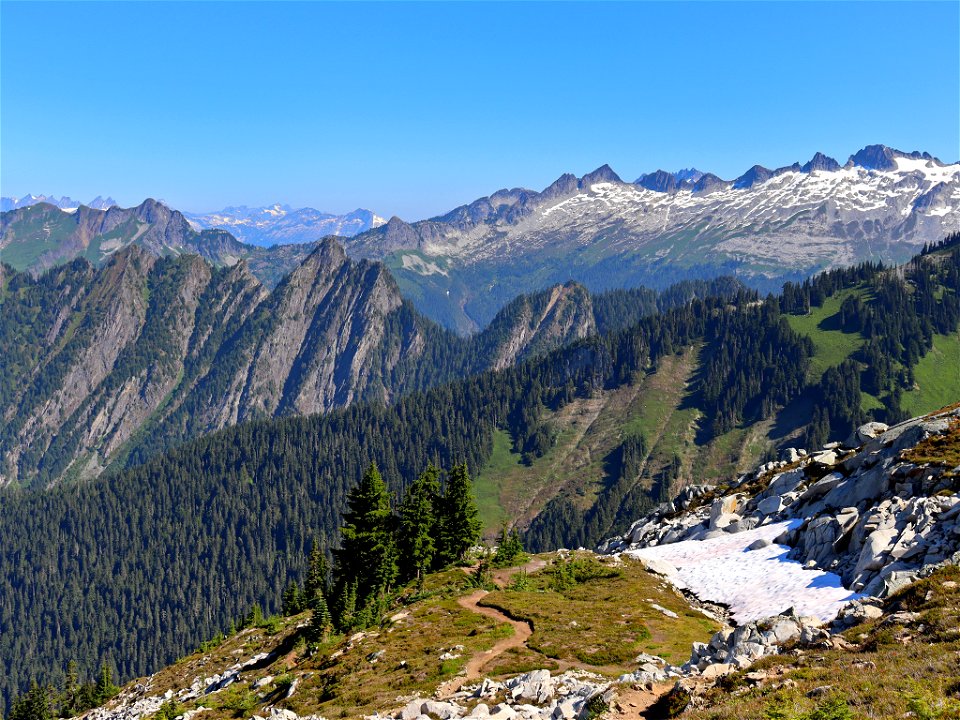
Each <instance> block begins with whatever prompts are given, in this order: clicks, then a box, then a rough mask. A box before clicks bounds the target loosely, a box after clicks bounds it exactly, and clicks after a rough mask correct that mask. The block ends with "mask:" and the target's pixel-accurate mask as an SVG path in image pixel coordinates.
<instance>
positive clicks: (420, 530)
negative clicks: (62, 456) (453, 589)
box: [397, 463, 440, 583]
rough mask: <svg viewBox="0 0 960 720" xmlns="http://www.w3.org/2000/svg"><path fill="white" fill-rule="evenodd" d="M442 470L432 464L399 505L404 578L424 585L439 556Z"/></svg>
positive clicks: (401, 561)
mask: <svg viewBox="0 0 960 720" xmlns="http://www.w3.org/2000/svg"><path fill="white" fill-rule="evenodd" d="M438 478H439V471H438V470H437V468H436V467H434V466H433V464H432V463H431V464H429V465H427V468H426V469H425V470H424V471H423V472H422V473H420V476H419V477H418V478H417V479H416V480H414V481H413V483H412V484H411V485H410V487H409V489H408V490H407V493H406V495H404V498H403V502H402V503H401V504H400V512H399V518H398V527H397V545H398V550H399V555H400V572H401V577H403V578H404V579H405V580H406V579H410V578H416V579H417V580H418V581H419V582H421V583H422V581H423V575H424V574H425V573H426V572H427V571H428V570H429V569H430V566H431V564H432V563H433V556H434V554H435V553H436V542H435V540H434V537H433V536H434V532H435V530H436V517H435V514H434V506H435V505H436V504H437V501H438V498H439V497H440V482H439V479H438Z"/></svg>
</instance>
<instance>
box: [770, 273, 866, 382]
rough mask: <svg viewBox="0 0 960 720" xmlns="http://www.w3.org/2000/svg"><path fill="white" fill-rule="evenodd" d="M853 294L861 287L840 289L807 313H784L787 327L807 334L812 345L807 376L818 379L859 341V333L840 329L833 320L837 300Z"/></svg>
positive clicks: (861, 341) (850, 352) (838, 304)
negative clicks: (813, 348) (813, 350)
mask: <svg viewBox="0 0 960 720" xmlns="http://www.w3.org/2000/svg"><path fill="white" fill-rule="evenodd" d="M854 294H860V295H861V296H863V295H864V293H863V291H862V290H857V289H850V290H842V291H841V292H838V293H837V294H836V295H834V296H832V297H829V298H827V299H826V301H825V302H824V303H823V305H822V306H821V307H814V308H811V309H810V313H809V314H808V315H787V322H789V323H790V327H792V328H793V329H794V330H796V331H797V332H799V333H802V334H804V335H807V336H809V337H810V339H811V340H813V344H814V346H815V347H816V354H815V355H814V357H813V361H812V362H811V363H810V378H811V380H819V379H820V377H821V376H822V375H823V373H824V371H825V370H826V369H827V368H829V367H833V366H835V365H839V364H840V363H841V362H843V361H844V360H846V359H847V357H849V356H850V355H851V354H853V353H854V352H856V351H857V350H859V349H860V347H861V346H862V345H863V336H862V335H860V333H845V332H841V331H840V330H839V329H837V326H838V325H839V323H838V322H833V320H834V316H836V315H837V313H839V311H840V305H841V303H842V302H843V301H844V299H845V298H846V297H848V296H850V295H854ZM864 299H866V298H864Z"/></svg>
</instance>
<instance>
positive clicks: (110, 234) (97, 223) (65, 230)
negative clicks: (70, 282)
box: [0, 198, 316, 285]
mask: <svg viewBox="0 0 960 720" xmlns="http://www.w3.org/2000/svg"><path fill="white" fill-rule="evenodd" d="M132 244H136V245H139V246H141V247H143V248H146V249H147V250H149V251H150V252H151V253H153V254H154V255H157V256H165V255H182V254H196V255H200V256H201V257H202V258H204V259H205V260H207V261H208V262H210V263H212V264H214V265H218V266H223V265H234V264H236V263H237V262H239V261H240V260H246V261H247V263H248V264H249V268H250V271H251V272H252V273H253V274H254V275H256V276H257V277H258V278H259V279H260V280H261V281H262V282H264V283H265V284H267V285H275V284H276V283H277V282H279V280H280V278H282V277H283V276H284V275H286V274H287V273H288V272H289V271H290V270H292V269H293V268H294V267H296V265H297V264H298V263H299V262H301V261H302V260H303V259H304V258H305V257H307V255H309V254H310V253H311V252H312V251H313V249H314V248H315V247H316V243H312V244H302V245H301V244H298V245H286V246H281V247H277V248H261V247H257V246H254V245H247V244H245V243H242V242H240V241H238V240H237V239H236V238H234V237H233V235H231V234H230V233H228V232H226V231H224V230H218V229H211V230H202V231H199V232H198V231H197V230H194V228H193V227H192V226H191V225H190V223H189V221H188V220H187V219H186V217H184V215H183V214H182V213H180V212H178V211H177V210H171V209H170V208H168V207H167V206H166V205H164V204H163V203H162V202H159V201H157V200H153V199H149V198H148V199H147V200H144V201H143V202H142V203H141V204H140V205H138V206H136V207H133V208H120V207H116V206H113V207H110V208H108V209H107V210H97V209H94V208H91V207H88V206H84V205H81V206H80V207H79V208H77V209H74V210H70V211H68V210H62V209H60V208H59V207H57V206H55V205H52V204H50V203H46V202H41V203H36V204H31V205H28V206H25V207H21V208H17V209H15V210H11V211H8V212H5V213H3V215H2V216H0V261H2V262H5V263H8V264H9V265H11V266H12V267H14V268H16V269H17V270H29V271H31V272H33V273H35V274H36V273H39V272H42V271H44V270H46V269H48V268H51V267H53V266H55V265H58V264H61V263H65V262H69V261H70V260H73V259H74V258H76V257H84V258H86V259H87V260H89V261H90V262H92V263H93V264H95V265H103V264H105V263H106V262H108V261H109V260H110V258H111V257H112V256H113V255H114V254H115V253H116V252H117V251H119V250H120V249H122V248H124V247H127V246H128V245H132Z"/></svg>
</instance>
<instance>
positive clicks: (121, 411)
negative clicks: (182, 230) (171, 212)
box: [0, 206, 596, 484]
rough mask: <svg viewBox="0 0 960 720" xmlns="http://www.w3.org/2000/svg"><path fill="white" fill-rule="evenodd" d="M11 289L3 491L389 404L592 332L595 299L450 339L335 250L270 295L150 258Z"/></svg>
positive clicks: (533, 305) (232, 272)
mask: <svg viewBox="0 0 960 720" xmlns="http://www.w3.org/2000/svg"><path fill="white" fill-rule="evenodd" d="M160 207H161V208H162V206H160ZM78 212H79V211H78ZM111 212H112V211H107V212H106V213H102V212H101V213H100V217H99V219H100V220H101V221H103V222H106V221H107V220H108V219H109V218H108V217H107V216H109V215H110V213H111ZM150 222H151V223H152V224H151V226H150V227H152V228H159V227H160V226H161V225H162V224H163V223H159V222H158V219H157V217H153V216H151V218H150ZM173 225H175V222H172V223H167V226H168V227H172V226H173ZM78 227H86V226H85V225H84V223H80V224H78ZM100 230H102V227H100V226H98V229H97V230H96V231H97V232H99V231H100ZM85 232H86V231H85ZM156 232H157V233H160V232H161V231H160V230H156ZM164 237H165V238H166V240H170V239H171V238H172V236H171V235H170V234H169V233H167V234H166V235H165V236H164ZM226 237H227V238H229V235H227V236H226ZM166 240H165V241H166ZM2 280H3V285H0V287H3V288H4V291H3V292H2V294H0V321H2V323H0V325H2V328H0V356H2V358H3V359H2V360H0V363H2V364H3V368H2V369H3V373H2V374H3V379H2V381H0V416H2V417H3V420H4V426H3V428H2V430H0V484H7V483H10V482H22V483H28V484H29V483H34V482H40V483H50V482H56V481H58V480H60V479H62V478H64V477H71V478H85V477H92V476H95V475H97V474H99V473H100V472H102V471H103V469H104V468H105V467H107V466H108V465H109V464H111V463H114V462H125V461H126V459H127V458H128V456H129V455H130V453H135V454H136V455H137V456H138V457H142V456H144V455H145V454H150V453H151V452H154V451H156V450H158V449H161V448H164V447H169V446H170V445H172V444H174V443H176V442H179V441H181V440H185V439H188V438H191V437H196V436H197V435H200V434H203V433H206V432H211V431H214V430H218V429H221V428H223V427H226V426H228V425H232V424H235V423H239V422H244V421H248V420H253V419H257V418H267V417H275V416H279V415H302V414H311V413H324V412H328V411H330V410H332V409H335V408H340V407H345V406H347V405H349V404H351V403H354V402H357V401H361V400H364V401H376V402H384V403H388V402H391V401H392V400H393V399H394V398H395V397H396V396H397V395H398V394H399V393H401V392H404V391H408V390H412V389H417V388H421V387H426V386H428V385H431V384H435V383H436V382H440V381H443V380H445V379H449V378H450V377H453V376H461V375H464V374H469V373H472V372H479V371H482V370H486V369H490V368H496V369H500V368H503V367H506V366H508V365H510V364H512V363H514V362H516V361H518V360H520V359H523V358H526V357H529V356H531V355H535V354H540V353H543V352H547V351H549V350H552V349H553V348H555V347H559V346H560V345H563V344H566V343H568V342H571V341H574V340H577V339H579V338H582V337H585V336H587V335H589V334H592V333H594V332H595V331H596V324H595V322H594V319H593V311H592V306H591V304H590V297H589V294H588V293H587V292H586V291H585V290H584V289H583V288H582V287H580V286H577V285H574V284H568V285H566V286H558V287H556V288H553V289H551V290H547V291H544V292H543V293H540V294H537V295H534V296H530V297H523V298H519V299H518V300H517V301H516V302H514V303H513V304H511V306H510V307H509V308H506V309H505V310H504V312H503V313H501V315H500V316H498V318H497V321H496V322H495V323H494V324H492V325H491V327H490V328H488V329H487V330H486V331H485V332H484V333H481V334H480V335H478V336H475V337H473V338H468V339H464V338H459V337H456V336H454V335H453V334H451V333H448V332H446V331H443V330H441V329H440V328H437V327H435V326H433V325H432V323H430V322H429V321H427V320H424V319H423V318H422V317H420V316H419V315H417V314H416V313H415V312H414V311H412V310H411V308H410V307H409V306H408V305H405V304H404V302H403V300H402V298H401V296H400V292H399V290H398V288H397V285H396V283H395V282H394V280H393V278H392V277H391V276H390V274H389V272H388V271H387V269H386V268H385V267H384V266H383V265H382V264H380V263H375V262H370V261H366V260H362V261H352V260H350V259H349V258H348V257H347V255H346V254H345V253H344V251H343V249H342V248H341V247H340V246H339V245H338V244H337V243H336V242H334V241H333V240H326V241H323V242H322V243H320V244H319V245H318V246H317V247H316V248H315V249H314V250H313V252H312V253H311V254H310V255H309V256H307V258H306V259H305V260H304V261H303V262H302V263H301V264H300V265H298V266H297V267H296V268H295V269H294V270H293V271H292V272H291V273H290V274H289V275H287V276H286V278H285V279H284V280H283V281H282V282H280V284H279V285H278V286H277V287H276V288H274V289H273V290H268V289H267V288H265V287H264V286H263V285H262V284H261V283H260V282H259V281H258V280H257V279H256V278H255V277H254V276H253V275H252V274H251V272H250V270H249V268H248V266H247V264H246V263H244V262H240V261H238V262H236V263H234V264H232V265H230V266H227V267H221V268H219V269H218V268H215V267H213V266H211V265H210V264H209V263H207V262H205V261H204V259H202V258H201V257H199V256H197V255H194V254H182V255H166V256H164V257H158V254H157V253H155V252H153V251H151V250H150V249H149V248H147V247H144V246H141V245H140V244H132V245H129V246H127V247H125V248H122V249H120V250H118V251H117V252H115V253H113V255H112V256H111V259H110V260H109V262H108V263H107V264H106V265H105V266H104V267H103V268H101V269H100V270H95V269H94V268H92V267H91V266H90V265H89V264H88V263H86V262H84V261H81V260H77V261H74V262H73V263H71V264H70V265H66V266H61V267H59V268H55V269H53V270H51V271H49V272H47V273H45V274H43V275H41V276H40V277H39V278H38V279H34V278H32V277H31V276H30V275H27V274H24V273H11V272H10V271H9V269H6V270H4V276H3V278H2ZM424 358H431V359H430V360H424ZM424 362H426V363H427V365H429V367H426V366H423V364H424ZM434 364H435V365H436V366H434Z"/></svg>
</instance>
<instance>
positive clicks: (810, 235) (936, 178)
mask: <svg viewBox="0 0 960 720" xmlns="http://www.w3.org/2000/svg"><path fill="white" fill-rule="evenodd" d="M693 177H697V179H696V181H694V180H693ZM958 229H960V165H956V164H954V165H945V164H943V163H942V162H940V161H939V160H937V159H935V158H931V157H930V156H929V155H927V154H921V153H909V154H908V153H903V152H899V151H896V150H892V149H890V148H887V147H884V146H881V145H875V146H870V147H867V148H865V149H864V150H861V151H860V152H858V153H856V154H855V155H853V156H852V157H851V158H850V160H849V161H848V162H847V164H846V165H844V166H842V167H841V166H840V165H839V163H837V162H836V161H834V160H833V159H832V158H827V157H825V156H823V155H821V154H819V153H818V154H817V155H815V156H814V158H813V159H811V160H810V161H809V162H808V163H806V164H804V165H802V166H801V165H800V164H799V163H797V164H795V165H792V166H790V167H785V168H779V169H777V170H768V169H766V168H763V167H760V166H754V167H753V168H751V169H750V170H748V171H747V172H746V173H744V174H743V175H742V176H740V177H739V178H737V179H735V180H732V181H725V180H721V179H720V178H717V177H716V176H714V175H710V174H705V175H699V176H697V173H694V174H690V173H685V174H683V175H682V177H681V175H680V174H676V175H674V174H670V173H664V172H662V171H661V172H659V173H654V174H651V175H646V176H643V177H641V178H640V179H639V180H638V182H637V183H625V182H623V181H621V180H620V178H619V177H618V176H617V175H616V173H614V172H613V171H612V170H611V169H610V168H609V167H607V166H604V167H602V168H599V169H598V170H596V171H595V172H593V173H590V174H588V175H585V176H584V177H582V178H579V179H578V178H576V177H574V176H573V175H564V176H562V177H560V178H559V179H558V180H557V181H556V182H554V183H553V184H552V185H550V186H549V187H548V188H546V189H545V190H544V191H542V192H535V191H532V190H526V189H519V188H518V189H513V190H501V191H498V192H496V193H494V194H493V195H491V196H490V197H485V198H481V199H479V200H477V201H475V202H473V203H471V204H470V205H465V206H462V207H459V208H457V209H455V210H453V211H451V212H450V213H447V214H446V215H443V216H440V217H436V218H432V219H430V220H424V221H421V222H416V223H412V224H407V223H405V222H403V221H402V220H400V219H399V218H392V219H391V220H390V221H389V222H388V223H386V224H385V225H384V226H382V227H379V228H376V229H374V230H371V231H369V232H367V233H363V234H361V235H358V236H357V237H356V238H354V239H353V240H351V241H350V242H349V243H348V245H347V247H348V252H350V254H351V255H354V256H357V257H371V258H383V259H385V260H386V262H387V263H388V265H389V266H390V268H391V271H392V272H393V273H394V275H395V276H396V278H397V280H398V282H399V284H400V287H401V290H402V291H403V292H404V293H405V294H406V295H407V296H409V297H411V298H413V299H414V301H415V302H416V304H417V306H418V307H419V308H420V309H421V310H422V311H423V312H425V313H427V314H428V315H430V316H431V317H434V318H435V319H438V320H440V321H442V322H443V323H445V324H447V325H448V326H450V327H454V328H457V329H459V330H461V331H463V330H469V329H471V328H475V327H478V326H483V325H485V324H486V323H487V322H488V321H489V319H490V318H491V317H492V316H493V314H494V313H495V312H496V311H497V310H498V309H499V308H500V307H501V306H502V305H503V304H504V303H505V302H506V301H507V300H509V299H510V298H512V297H513V296H515V295H517V294H519V293H522V292H527V291H529V290H530V289H532V288H536V287H542V286H544V285H549V284H554V283H557V282H565V281H566V280H570V279H573V280H577V281H579V282H581V283H584V284H585V285H586V286H587V287H588V288H590V289H591V290H605V289H609V288H614V287H630V286H636V285H641V284H642V285H647V286H650V287H657V288H662V287H664V286H666V285H667V284H670V283H673V282H676V281H677V280H679V279H683V278H690V277H707V276H716V275H720V274H736V275H737V276H738V277H740V278H742V279H743V280H745V281H746V282H748V283H749V284H752V285H754V286H756V287H759V288H760V289H762V290H774V289H779V287H780V284H781V283H782V282H783V281H784V280H793V279H798V278H802V277H805V276H807V275H809V274H810V273H813V272H816V271H818V270H821V269H824V268H828V267H838V266H843V265H850V264H853V263H857V262H860V261H864V260H884V261H887V262H903V261H905V260H906V259H907V258H909V257H910V256H911V255H912V254H913V253H915V252H917V251H918V250H919V249H920V247H921V246H922V245H923V244H924V243H926V242H931V241H935V240H938V239H940V238H941V237H943V235H945V234H947V233H949V232H955V231H957V230H958Z"/></svg>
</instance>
